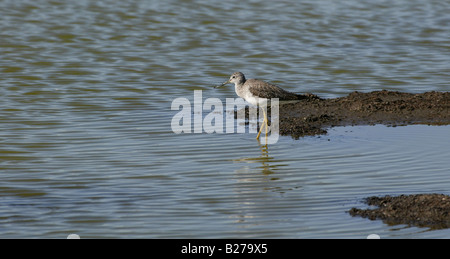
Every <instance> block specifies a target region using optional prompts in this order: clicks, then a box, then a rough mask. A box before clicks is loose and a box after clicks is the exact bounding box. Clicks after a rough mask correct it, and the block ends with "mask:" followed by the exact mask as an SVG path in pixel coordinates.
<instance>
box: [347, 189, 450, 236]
mask: <svg viewBox="0 0 450 259" xmlns="http://www.w3.org/2000/svg"><path fill="white" fill-rule="evenodd" d="M364 202H365V203H366V204H367V205H369V206H376V208H374V209H358V208H352V209H351V210H350V211H348V213H349V214H350V215H352V216H360V217H363V218H368V219H370V220H377V219H379V220H383V222H385V223H386V224H389V225H397V224H406V225H412V226H417V227H428V228H431V229H443V228H449V227H450V196H448V195H444V194H435V193H433V194H415V195H400V196H396V197H392V196H384V197H376V196H372V197H368V198H366V199H365V200H364Z"/></svg>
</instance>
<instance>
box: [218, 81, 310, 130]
mask: <svg viewBox="0 0 450 259" xmlns="http://www.w3.org/2000/svg"><path fill="white" fill-rule="evenodd" d="M228 83H234V88H235V91H236V94H237V95H238V96H239V97H241V98H243V99H244V100H246V101H247V102H249V103H251V104H253V105H260V106H262V107H265V108H267V102H268V100H269V101H270V99H271V98H278V99H279V101H280V102H281V101H295V100H301V99H303V98H305V97H304V96H302V95H299V94H296V93H291V92H288V91H286V90H284V89H282V88H281V87H278V86H276V85H273V84H270V83H267V82H264V81H262V80H259V79H245V76H244V74H243V73H241V72H235V73H233V74H232V75H231V76H230V79H228V80H227V81H226V82H224V83H223V84H221V85H218V86H215V88H218V87H222V86H225V85H226V84H228ZM263 114H264V121H263V124H264V125H265V126H266V136H267V133H268V130H267V128H268V121H267V115H266V111H265V109H263ZM264 125H263V126H264ZM262 128H263V127H260V129H259V132H258V135H257V136H256V139H259V135H260V134H261V130H262Z"/></svg>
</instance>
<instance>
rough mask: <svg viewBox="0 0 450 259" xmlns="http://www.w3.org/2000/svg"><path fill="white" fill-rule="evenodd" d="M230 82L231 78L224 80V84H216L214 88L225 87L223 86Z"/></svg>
mask: <svg viewBox="0 0 450 259" xmlns="http://www.w3.org/2000/svg"><path fill="white" fill-rule="evenodd" d="M229 82H230V80H229V79H228V80H227V81H226V82H224V83H223V84H221V85H216V86H214V88H219V87H223V86H225V85H226V84H228V83H229Z"/></svg>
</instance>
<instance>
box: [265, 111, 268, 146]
mask: <svg viewBox="0 0 450 259" xmlns="http://www.w3.org/2000/svg"><path fill="white" fill-rule="evenodd" d="M264 121H265V122H266V140H267V133H269V120H268V119H267V113H266V112H265V111H264Z"/></svg>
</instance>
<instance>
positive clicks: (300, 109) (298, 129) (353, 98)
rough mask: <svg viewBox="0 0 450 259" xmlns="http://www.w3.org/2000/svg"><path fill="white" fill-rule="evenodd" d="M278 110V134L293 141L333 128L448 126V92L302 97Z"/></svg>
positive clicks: (449, 95)
mask: <svg viewBox="0 0 450 259" xmlns="http://www.w3.org/2000/svg"><path fill="white" fill-rule="evenodd" d="M303 96H304V99H302V100H300V101H299V102H297V103H287V104H283V105H282V106H281V107H280V111H279V115H280V134H281V135H290V136H292V137H294V138H299V137H303V136H308V135H309V136H311V135H318V134H326V133H327V129H329V128H331V127H335V126H354V125H375V124H384V125H388V126H401V125H410V124H429V125H448V124H450V92H435V91H433V92H425V93H405V92H397V91H387V90H383V91H374V92H369V93H361V92H352V93H350V94H349V95H348V96H344V97H340V98H330V99H323V98H319V97H318V96H317V95H314V94H305V95H303Z"/></svg>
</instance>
